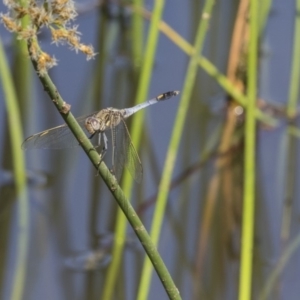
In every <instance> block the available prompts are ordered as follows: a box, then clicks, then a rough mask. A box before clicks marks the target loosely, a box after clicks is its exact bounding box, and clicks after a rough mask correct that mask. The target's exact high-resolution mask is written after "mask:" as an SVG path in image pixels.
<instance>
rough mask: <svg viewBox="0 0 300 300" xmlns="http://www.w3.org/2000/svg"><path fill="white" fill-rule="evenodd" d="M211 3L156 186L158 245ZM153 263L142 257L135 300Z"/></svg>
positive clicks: (154, 231) (140, 297) (154, 229)
mask: <svg viewBox="0 0 300 300" xmlns="http://www.w3.org/2000/svg"><path fill="white" fill-rule="evenodd" d="M213 5H214V0H207V1H206V2H205V4H204V8H203V13H202V18H201V20H200V22H199V25H198V29H197V33H196V40H195V46H194V52H193V54H192V56H191V58H190V62H189V65H188V70H187V75H186V78H185V82H184V86H183V91H182V98H181V102H180V105H179V109H178V113H177V116H176V121H175V125H174V129H173V132H172V137H171V141H170V145H169V149H168V153H167V159H166V162H165V166H164V170H163V175H162V179H161V182H160V185H159V190H158V196H157V202H156V208H155V212H154V217H153V222H152V227H151V234H150V235H151V237H152V240H153V243H154V244H155V246H157V244H158V241H159V236H160V231H161V227H162V221H163V216H164V213H165V207H166V202H167V197H168V193H169V188H170V182H171V178H172V172H173V169H174V163H175V160H176V156H177V152H178V147H179V142H180V138H181V135H182V131H183V127H184V121H185V118H186V114H187V110H188V106H189V101H190V99H191V94H192V90H193V87H194V83H195V80H196V75H197V70H198V56H199V53H200V52H201V50H202V48H203V43H204V38H205V35H206V32H207V28H208V21H209V18H210V16H211V11H212V7H213ZM151 275H152V266H151V264H150V262H149V260H148V259H145V262H144V267H143V272H142V277H141V284H140V286H139V292H138V297H137V299H138V300H143V299H146V298H147V295H148V291H149V289H150V284H151V277H152V276H151Z"/></svg>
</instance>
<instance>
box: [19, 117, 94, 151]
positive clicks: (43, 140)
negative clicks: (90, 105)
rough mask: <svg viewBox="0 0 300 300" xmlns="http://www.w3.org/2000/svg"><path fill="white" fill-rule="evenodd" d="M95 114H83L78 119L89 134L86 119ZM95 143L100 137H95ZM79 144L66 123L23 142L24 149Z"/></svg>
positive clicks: (55, 147) (66, 146) (69, 146)
mask: <svg viewBox="0 0 300 300" xmlns="http://www.w3.org/2000/svg"><path fill="white" fill-rule="evenodd" d="M91 115H93V114H90V115H87V116H82V117H79V118H78V119H77V122H78V123H79V125H80V126H81V128H82V129H83V130H84V132H85V134H87V135H89V133H88V132H87V130H86V128H85V125H84V124H85V119H86V118H88V117H89V116H91ZM92 142H93V144H95V145H96V144H97V143H98V139H96V138H95V139H93V141H92ZM77 146H79V142H78V141H77V140H76V138H75V136H74V135H73V133H72V132H71V130H70V129H69V127H68V126H67V125H66V124H64V125H60V126H57V127H54V128H51V129H48V130H45V131H42V132H39V133H36V134H34V135H32V136H30V137H28V138H27V139H26V140H25V141H24V142H23V144H22V149H24V150H27V149H64V148H73V147H77Z"/></svg>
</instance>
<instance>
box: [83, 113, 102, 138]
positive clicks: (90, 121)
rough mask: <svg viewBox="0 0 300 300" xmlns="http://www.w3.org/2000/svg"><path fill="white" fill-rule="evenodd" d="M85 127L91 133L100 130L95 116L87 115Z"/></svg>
mask: <svg viewBox="0 0 300 300" xmlns="http://www.w3.org/2000/svg"><path fill="white" fill-rule="evenodd" d="M85 128H86V130H87V131H88V132H89V133H90V134H93V133H95V132H96V131H99V130H100V123H99V120H98V119H97V118H95V117H89V118H87V119H86V120H85Z"/></svg>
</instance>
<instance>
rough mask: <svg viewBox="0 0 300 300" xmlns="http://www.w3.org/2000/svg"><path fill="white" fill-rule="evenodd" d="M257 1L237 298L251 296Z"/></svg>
mask: <svg viewBox="0 0 300 300" xmlns="http://www.w3.org/2000/svg"><path fill="white" fill-rule="evenodd" d="M258 19H259V18H258V1H257V0H251V1H250V39H249V51H248V74H247V75H248V85H247V87H248V89H247V94H248V103H247V112H246V122H245V165H244V167H245V169H244V205H243V222H242V241H241V248H242V250H241V265H240V282H239V299H240V300H250V299H251V284H252V256H253V238H254V236H253V235H254V221H255V218H254V207H255V160H256V153H255V146H256V144H255V139H256V119H255V109H256V97H257V86H256V82H257V52H258V47H257V44H258Z"/></svg>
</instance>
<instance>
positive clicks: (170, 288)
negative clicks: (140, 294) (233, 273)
mask: <svg viewBox="0 0 300 300" xmlns="http://www.w3.org/2000/svg"><path fill="white" fill-rule="evenodd" d="M32 42H33V43H36V45H37V47H38V43H37V41H36V40H29V45H28V48H29V49H30V48H31V47H30V43H32ZM32 63H33V66H34V69H35V70H36V71H37V65H36V62H35V61H32ZM39 79H40V81H41V83H42V85H43V87H44V89H45V91H46V92H47V94H48V95H49V97H50V99H51V100H52V102H53V103H54V105H55V107H56V108H57V110H58V111H59V112H60V114H61V116H62V117H63V119H64V120H65V122H66V123H67V125H68V126H69V128H70V130H71V131H72V133H73V134H74V136H75V137H76V139H77V140H78V142H79V144H80V145H81V147H82V148H83V150H84V151H85V153H86V154H87V156H88V158H89V159H90V161H91V162H92V164H93V165H94V167H95V168H96V169H97V171H98V172H99V174H100V176H101V177H102V178H103V180H104V182H105V184H106V186H107V187H108V189H109V190H110V192H111V193H112V195H113V196H114V198H115V199H116V201H117V203H118V205H119V206H120V208H121V209H122V211H123V212H124V214H125V216H126V217H127V219H128V221H129V223H130V224H131V226H132V229H133V230H134V232H135V234H136V235H137V237H138V239H139V240H140V241H141V244H142V246H143V247H144V249H145V251H146V253H147V254H148V256H149V258H150V260H151V261H152V263H153V265H154V266H155V269H156V271H157V274H158V276H159V278H160V279H161V282H162V284H163V286H164V287H165V290H166V293H167V294H168V296H169V298H170V299H181V298H180V295H179V291H178V289H177V288H176V286H175V285H174V282H173V280H172V278H171V276H170V274H169V272H168V270H167V268H166V266H165V264H164V262H163V260H162V259H161V257H160V255H159V253H158V251H157V250H156V248H155V247H154V245H153V243H152V241H151V238H150V236H149V234H148V233H147V231H146V229H145V227H144V225H143V224H142V222H141V220H140V219H139V217H138V216H137V214H136V212H135V211H134V209H133V207H132V205H131V204H130V202H129V201H128V200H127V198H126V196H125V194H124V192H123V191H122V189H121V188H120V186H119V185H118V182H117V180H116V179H115V177H114V176H113V175H112V174H111V172H110V171H109V169H108V168H107V167H106V165H105V164H104V163H103V162H102V163H101V164H100V165H99V162H100V156H99V154H98V153H97V151H96V150H95V148H94V147H93V145H92V144H91V141H90V140H89V138H88V137H87V136H86V135H85V133H84V131H83V130H82V128H81V127H80V125H79V124H78V123H77V121H76V119H75V118H74V116H73V115H72V113H71V112H70V111H68V109H69V105H68V104H67V103H66V102H65V101H64V100H63V99H62V98H61V96H60V94H59V92H58V90H57V88H56V86H55V85H54V83H53V82H52V80H51V78H50V77H49V75H48V74H47V73H46V74H45V75H43V76H39Z"/></svg>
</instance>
